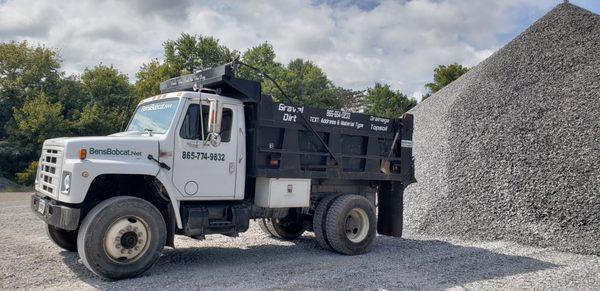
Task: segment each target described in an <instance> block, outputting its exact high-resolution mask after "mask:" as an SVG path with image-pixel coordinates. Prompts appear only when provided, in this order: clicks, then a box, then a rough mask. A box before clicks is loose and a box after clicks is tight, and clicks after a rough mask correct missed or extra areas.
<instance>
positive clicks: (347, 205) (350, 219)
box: [325, 195, 377, 255]
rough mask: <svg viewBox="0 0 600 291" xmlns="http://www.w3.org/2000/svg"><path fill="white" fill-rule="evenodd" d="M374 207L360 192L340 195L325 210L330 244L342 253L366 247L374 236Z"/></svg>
mask: <svg viewBox="0 0 600 291" xmlns="http://www.w3.org/2000/svg"><path fill="white" fill-rule="evenodd" d="M376 227H377V221H376V216H375V210H374V207H373V206H372V205H371V203H370V202H369V200H367V199H366V198H365V197H362V196H359V195H343V196H340V197H339V198H338V199H336V200H335V201H334V202H333V204H332V205H331V207H330V208H329V210H328V211H327V217H326V223H325V233H326V235H327V241H328V242H329V245H330V246H331V247H332V248H333V249H334V250H335V251H336V252H339V253H342V254H345V255H358V254H362V253H365V252H366V251H368V250H369V248H370V247H371V245H372V244H373V241H374V240H375V236H376Z"/></svg>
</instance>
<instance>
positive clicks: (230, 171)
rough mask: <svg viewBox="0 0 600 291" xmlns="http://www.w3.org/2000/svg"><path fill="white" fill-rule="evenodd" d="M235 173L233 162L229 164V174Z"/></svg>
mask: <svg viewBox="0 0 600 291" xmlns="http://www.w3.org/2000/svg"><path fill="white" fill-rule="evenodd" d="M234 172H235V162H229V174H233V173H234Z"/></svg>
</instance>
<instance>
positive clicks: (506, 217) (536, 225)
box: [405, 4, 600, 254]
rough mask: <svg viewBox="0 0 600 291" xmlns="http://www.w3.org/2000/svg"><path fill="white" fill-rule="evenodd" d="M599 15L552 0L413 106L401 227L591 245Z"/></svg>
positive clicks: (596, 227)
mask: <svg viewBox="0 0 600 291" xmlns="http://www.w3.org/2000/svg"><path fill="white" fill-rule="evenodd" d="M599 98H600V16H599V15H596V14H593V13H591V12H589V11H587V10H584V9H581V8H579V7H577V6H574V5H571V4H560V5H558V6H557V7H556V8H555V9H553V10H552V11H551V12H549V13H548V14H547V15H546V16H544V17H543V18H541V19H540V20H538V21H537V22H536V23H534V24H533V25H532V26H531V27H529V28H528V29H527V30H526V31H524V32H523V33H522V34H521V35H519V36H518V37H517V38H515V39H514V40H513V41H511V42H510V43H509V44H508V45H506V46H505V47H504V48H502V49H501V50H499V51H498V52H496V53H495V54H493V55H492V56H491V57H489V58H488V59H487V60H485V61H483V62H482V63H481V64H479V65H478V66H476V67H474V68H473V69H471V70H470V71H469V72H468V73H467V74H465V75H464V76H463V77H461V78H460V79H458V80H457V81H455V82H453V83H452V84H450V85H449V86H448V87H446V88H444V89H443V90H441V91H439V92H438V93H437V94H435V95H433V96H432V97H430V98H429V99H427V100H426V101H424V102H422V103H421V104H419V105H418V106H417V107H416V108H414V109H413V110H412V111H411V112H412V113H413V114H414V115H415V132H414V140H415V143H414V144H415V148H414V155H415V158H416V161H415V166H416V178H417V180H418V183H415V184H413V185H411V186H409V188H408V189H407V191H406V196H405V197H406V209H407V211H406V220H405V224H406V227H407V228H408V232H409V233H412V234H428V235H444V236H460V237H462V238H466V239H480V238H483V239H505V240H512V241H516V242H519V243H525V244H531V245H536V246H556V247H558V248H559V249H561V250H565V251H572V252H578V253H583V254H600V143H599V142H598V141H599V140H600V131H599V130H598V129H599V128H600V119H599V118H598V116H600V102H598V101H599Z"/></svg>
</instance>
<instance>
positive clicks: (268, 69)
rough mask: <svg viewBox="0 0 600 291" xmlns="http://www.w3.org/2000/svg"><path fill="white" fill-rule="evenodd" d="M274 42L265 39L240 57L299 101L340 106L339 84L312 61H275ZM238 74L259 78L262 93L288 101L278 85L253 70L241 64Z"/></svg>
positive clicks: (315, 105) (245, 77)
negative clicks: (283, 62) (336, 84)
mask: <svg viewBox="0 0 600 291" xmlns="http://www.w3.org/2000/svg"><path fill="white" fill-rule="evenodd" d="M275 58H276V54H275V50H274V49H273V46H272V45H271V44H269V43H267V42H265V43H262V44H260V45H258V46H255V47H252V48H250V49H249V50H247V51H245V52H244V54H243V55H242V61H243V62H245V63H247V64H249V65H251V66H253V67H256V68H258V69H260V70H262V71H263V72H265V73H267V74H269V75H270V76H271V77H272V78H273V79H275V81H277V83H279V85H280V86H281V88H282V89H283V90H284V91H285V93H286V94H287V95H288V96H289V97H290V98H291V99H292V100H293V102H294V103H295V104H298V105H308V106H314V107H320V108H336V109H339V108H341V107H342V104H343V99H342V95H341V94H340V93H342V92H341V91H340V90H339V88H336V87H335V86H334V85H333V83H332V82H331V81H330V80H329V79H328V78H327V75H325V73H324V72H323V70H321V68H319V67H318V66H316V65H315V64H313V63H312V62H310V61H306V60H303V59H295V60H293V61H291V62H290V63H289V64H288V65H287V66H283V65H282V64H280V63H278V62H276V61H275ZM237 74H238V77H240V78H244V79H249V80H255V81H260V82H261V84H262V90H263V93H264V94H268V95H271V96H273V98H274V99H275V100H277V101H280V102H288V100H286V99H285V97H284V96H283V95H282V94H281V92H280V91H279V90H278V89H277V87H276V86H275V85H274V84H273V83H272V82H271V81H270V80H267V79H266V78H263V77H262V76H260V75H258V74H257V73H256V72H254V71H252V70H250V69H248V68H246V67H241V68H240V69H239V72H238V73H237Z"/></svg>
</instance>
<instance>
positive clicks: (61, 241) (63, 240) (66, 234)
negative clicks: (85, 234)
mask: <svg viewBox="0 0 600 291" xmlns="http://www.w3.org/2000/svg"><path fill="white" fill-rule="evenodd" d="M46 234H48V238H50V240H51V241H52V242H53V243H54V244H56V245H57V246H59V247H61V248H62V249H64V250H67V251H69V252H76V251H77V231H68V230H64V229H62V228H58V227H56V226H53V225H50V224H46Z"/></svg>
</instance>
